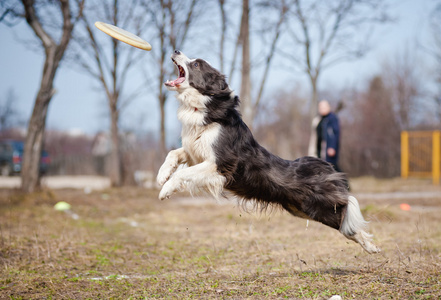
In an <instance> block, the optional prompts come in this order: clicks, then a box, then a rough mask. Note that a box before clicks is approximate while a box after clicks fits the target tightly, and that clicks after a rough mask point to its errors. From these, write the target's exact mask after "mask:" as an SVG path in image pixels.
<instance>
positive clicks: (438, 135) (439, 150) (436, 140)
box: [432, 131, 441, 184]
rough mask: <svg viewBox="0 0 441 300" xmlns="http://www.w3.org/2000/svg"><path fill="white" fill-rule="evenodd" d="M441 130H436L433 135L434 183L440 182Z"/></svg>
mask: <svg viewBox="0 0 441 300" xmlns="http://www.w3.org/2000/svg"><path fill="white" fill-rule="evenodd" d="M440 143H441V131H434V132H433V135H432V178H433V184H439V179H440V173H441V170H440V168H441V159H440V156H441V145H440Z"/></svg>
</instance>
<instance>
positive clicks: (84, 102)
mask: <svg viewBox="0 0 441 300" xmlns="http://www.w3.org/2000/svg"><path fill="white" fill-rule="evenodd" d="M388 2H390V5H391V7H392V8H393V9H392V10H391V13H392V15H393V16H394V17H396V18H397V19H396V21H395V22H393V23H392V24H389V25H386V26H383V27H381V28H379V29H378V30H376V31H375V32H374V36H373V37H372V40H373V42H374V43H375V44H376V46H375V48H374V49H373V50H372V51H371V52H369V53H368V55H366V56H365V57H364V58H363V59H360V60H357V61H355V62H351V63H342V64H338V65H336V66H334V67H332V68H330V69H327V70H326V72H325V73H324V74H323V77H322V78H321V80H322V81H321V86H322V87H326V86H338V87H342V86H344V85H351V84H352V85H353V84H358V83H360V82H364V81H365V80H366V79H367V78H369V77H370V76H372V75H374V74H375V73H376V72H378V71H379V68H380V65H381V63H382V62H383V61H384V60H386V59H388V58H391V57H393V55H395V54H396V53H398V52H399V51H400V49H403V48H405V47H408V46H409V45H410V47H413V46H414V45H416V44H417V42H419V43H424V42H425V41H427V39H428V37H429V35H430V32H429V26H428V25H429V24H428V19H429V18H428V17H429V14H430V13H431V11H432V9H433V8H434V6H435V4H436V3H437V2H436V1H433V0H418V1H416V0H401V1H400V0H389V1H388ZM31 35H32V32H31V30H30V28H29V27H28V26H27V24H26V23H25V22H21V23H19V24H18V25H17V26H15V27H13V28H9V27H6V26H5V25H4V24H0V37H1V40H0V95H1V99H4V96H5V95H6V93H7V91H8V90H9V89H12V90H13V92H14V93H15V95H16V104H17V107H18V109H19V111H20V113H21V114H22V115H23V118H25V119H28V118H29V117H30V114H31V111H32V108H33V103H34V100H35V96H36V93H37V91H38V85H39V82H40V77H41V70H42V64H43V57H42V56H41V55H39V54H36V53H35V51H34V52H33V51H32V49H31V47H29V46H28V45H27V44H26V42H25V41H26V40H29V39H30V37H31ZM182 50H183V52H185V53H186V54H188V55H189V56H192V57H194V56H197V55H198V53H193V52H195V51H194V50H192V53H188V51H185V49H182ZM140 51H141V50H140ZM145 53H146V54H145V55H149V53H148V52H145ZM419 55H420V57H421V59H423V60H424V57H425V56H424V54H423V53H422V52H421V53H420V54H419ZM202 58H203V57H202ZM426 63H428V62H426ZM212 64H213V65H214V66H215V67H217V66H216V62H214V61H213V62H212ZM148 67H149V66H146V68H148ZM283 72H284V71H282V70H278V69H277V68H274V69H272V73H271V74H272V76H271V78H273V80H270V81H269V83H268V85H267V86H266V91H267V93H271V92H274V91H277V90H278V89H281V88H284V87H286V86H292V81H293V80H303V77H302V75H301V74H298V78H295V76H294V77H293V75H292V74H291V75H289V74H284V73H283ZM275 78H277V80H274V79H275ZM281 78H283V79H281ZM55 88H56V90H57V94H56V95H55V96H54V97H53V98H52V101H51V104H50V107H49V113H48V119H47V127H48V128H52V129H55V128H56V129H61V130H74V131H82V132H85V133H88V134H93V133H95V132H97V131H99V130H107V129H108V123H107V120H106V118H105V117H104V115H105V113H106V111H107V110H106V102H105V100H104V98H103V97H101V96H100V95H99V94H98V93H97V92H96V89H95V85H94V84H93V83H92V82H91V79H90V78H89V77H87V76H86V75H84V74H83V73H79V72H78V71H75V70H71V69H69V67H68V66H63V67H62V69H60V70H59V71H58V73H57V77H56V81H55ZM232 88H233V89H234V90H237V91H238V87H236V86H233V87H232ZM156 102H157V100H156V99H155V98H154V95H146V96H145V97H144V96H143V97H139V98H137V99H136V101H134V102H133V103H132V104H131V105H130V107H129V109H128V111H126V112H125V114H124V116H123V118H124V119H123V124H124V125H125V126H126V127H131V128H133V127H138V128H139V130H145V131H149V130H150V131H153V132H156V131H157V130H158V128H159V126H158V125H159V118H158V115H159V108H158V105H157V103H156ZM174 102H175V100H174V98H170V99H169V101H168V104H169V108H168V109H169V113H168V115H169V120H168V126H169V128H170V129H171V130H172V131H177V130H178V128H177V125H176V122H175V121H174V120H175V119H176V116H175V115H173V113H174V110H175V107H176V105H175V103H174ZM141 120H143V121H141Z"/></svg>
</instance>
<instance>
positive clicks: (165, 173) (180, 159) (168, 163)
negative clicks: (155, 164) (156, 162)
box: [156, 148, 188, 186]
mask: <svg viewBox="0 0 441 300" xmlns="http://www.w3.org/2000/svg"><path fill="white" fill-rule="evenodd" d="M187 160H188V158H187V153H186V152H185V151H184V148H179V149H176V150H172V151H170V152H169V153H168V155H167V157H166V159H165V161H164V163H163V164H162V166H161V168H160V169H159V172H158V176H157V177H156V181H157V182H158V184H159V185H161V186H162V185H164V183H166V182H167V180H168V179H169V178H170V176H171V175H172V174H173V173H174V172H175V171H176V169H177V168H178V166H179V165H181V164H185V163H186V162H187Z"/></svg>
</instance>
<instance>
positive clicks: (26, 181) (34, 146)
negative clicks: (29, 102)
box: [21, 82, 54, 193]
mask: <svg viewBox="0 0 441 300" xmlns="http://www.w3.org/2000/svg"><path fill="white" fill-rule="evenodd" d="M53 93H54V91H53V90H52V82H50V83H45V85H44V86H42V87H41V88H40V91H39V92H38V96H37V100H36V102H35V105H34V109H33V111H32V116H31V119H30V121H29V126H28V132H27V135H26V141H25V147H24V153H23V163H22V169H21V180H22V183H21V189H22V190H23V191H24V192H25V193H32V192H34V191H36V190H37V189H39V188H40V170H39V169H40V159H41V151H42V150H43V137H44V131H45V127H46V116H47V109H48V106H49V102H50V100H51V98H52V95H53Z"/></svg>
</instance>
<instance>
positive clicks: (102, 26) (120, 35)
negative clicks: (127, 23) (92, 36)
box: [95, 22, 152, 51]
mask: <svg viewBox="0 0 441 300" xmlns="http://www.w3.org/2000/svg"><path fill="white" fill-rule="evenodd" d="M95 26H96V28H98V29H99V30H101V31H102V32H104V33H106V34H108V35H110V36H111V37H113V38H114V39H117V40H120V41H121V42H124V43H126V44H129V45H130V46H133V47H136V48H139V49H142V50H147V51H150V50H152V46H150V44H149V43H148V42H146V41H144V40H143V39H142V38H140V37H139V36H137V35H134V34H133V33H130V32H128V31H126V30H124V29H121V28H119V27H116V26H113V25H110V24H107V23H103V22H95Z"/></svg>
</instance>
